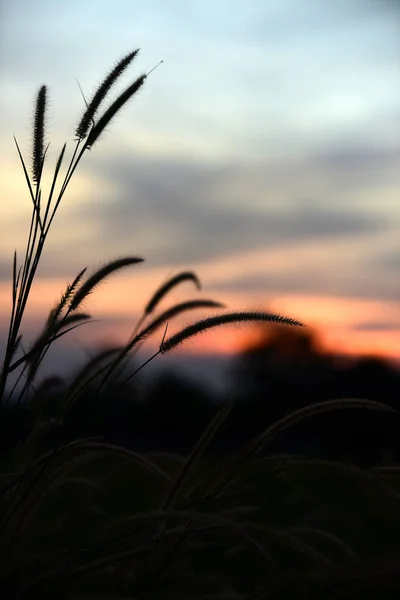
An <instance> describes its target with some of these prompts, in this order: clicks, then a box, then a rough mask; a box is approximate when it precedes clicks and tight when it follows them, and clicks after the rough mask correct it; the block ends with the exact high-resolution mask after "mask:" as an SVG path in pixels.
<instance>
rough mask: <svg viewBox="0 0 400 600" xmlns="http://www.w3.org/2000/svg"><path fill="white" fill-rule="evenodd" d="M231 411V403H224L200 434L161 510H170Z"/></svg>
mask: <svg viewBox="0 0 400 600" xmlns="http://www.w3.org/2000/svg"><path fill="white" fill-rule="evenodd" d="M231 409H232V402H226V403H225V404H224V405H223V406H222V407H221V408H220V409H219V410H218V411H217V413H216V415H215V416H214V418H213V419H212V421H211V422H210V424H209V425H208V426H207V427H206V429H205V430H204V432H203V433H202V434H201V436H200V438H199V439H198V441H197V443H196V445H195V446H194V448H193V450H192V451H191V453H190V454H189V456H188V458H187V460H186V461H185V463H184V464H183V465H182V468H181V470H180V472H179V474H178V476H177V477H176V479H175V481H174V482H173V484H172V486H171V488H170V489H169V490H168V494H167V496H166V497H165V499H164V501H163V503H162V505H161V510H165V509H167V508H170V507H171V506H172V505H173V502H174V500H175V497H176V495H177V493H178V492H179V490H180V489H181V487H182V484H183V483H184V481H185V480H186V479H187V477H188V476H189V474H190V472H191V470H192V469H193V468H194V467H195V466H196V464H197V462H198V460H199V459H200V458H201V456H202V454H203V453H204V451H205V449H206V448H207V446H208V445H209V444H210V443H211V441H212V440H213V439H214V437H215V435H216V433H217V431H218V429H219V428H220V427H221V425H222V423H223V422H224V421H225V419H226V418H227V416H228V415H229V413H230V411H231Z"/></svg>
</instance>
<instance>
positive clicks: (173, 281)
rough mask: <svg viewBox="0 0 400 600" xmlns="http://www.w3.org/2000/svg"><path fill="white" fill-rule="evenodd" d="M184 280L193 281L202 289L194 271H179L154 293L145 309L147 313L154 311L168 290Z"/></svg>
mask: <svg viewBox="0 0 400 600" xmlns="http://www.w3.org/2000/svg"><path fill="white" fill-rule="evenodd" d="M183 281H193V283H194V284H195V286H196V287H197V289H198V290H201V284H200V281H199V278H198V277H197V275H196V273H193V272H192V271H183V272H182V273H178V275H175V276H174V277H171V278H170V279H168V281H166V282H165V283H164V284H163V285H161V286H160V287H159V288H158V290H157V291H156V292H155V293H154V294H153V296H152V297H151V298H150V300H149V302H148V303H147V305H146V308H145V309H144V312H145V314H146V315H148V314H150V313H151V312H153V310H154V309H155V308H156V306H157V304H159V303H160V302H161V300H162V299H163V298H164V296H165V295H166V294H168V292H169V291H170V290H172V289H173V288H174V287H175V286H177V285H178V284H180V283H182V282H183Z"/></svg>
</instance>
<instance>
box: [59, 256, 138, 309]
mask: <svg viewBox="0 0 400 600" xmlns="http://www.w3.org/2000/svg"><path fill="white" fill-rule="evenodd" d="M140 262H143V258H137V257H134V256H126V257H124V258H118V259H117V260H114V261H111V262H109V263H107V264H106V265H104V267H101V268H100V269H98V270H97V271H96V272H95V273H93V275H91V276H90V277H88V279H87V280H86V281H85V282H84V283H83V284H82V285H81V286H80V288H79V289H78V290H77V291H76V292H75V294H74V296H73V298H72V300H71V302H70V305H69V312H70V311H73V310H76V309H77V308H78V306H79V305H80V304H82V302H83V301H84V300H85V298H87V296H89V294H91V293H92V292H93V290H94V288H95V287H96V286H97V285H99V283H101V282H102V281H103V280H104V279H105V278H106V277H108V276H109V275H111V274H112V273H115V271H119V270H120V269H122V268H124V267H129V266H131V265H135V264H137V263H140Z"/></svg>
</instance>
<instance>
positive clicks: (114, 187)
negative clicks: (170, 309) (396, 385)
mask: <svg viewBox="0 0 400 600" xmlns="http://www.w3.org/2000/svg"><path fill="white" fill-rule="evenodd" d="M399 24H400V5H399V3H398V2H397V0H336V1H335V2H332V1H331V0H270V1H269V2H265V1H264V0H247V2H245V3H244V2H239V1H237V0H230V1H229V2H228V0H218V2H215V1H210V0H170V1H169V2H165V1H162V0H147V1H146V2H137V1H135V0H113V1H112V2H111V1H107V2H106V1H104V0H103V1H102V0H96V1H94V0H93V1H91V0H85V1H82V0H79V1H78V0H70V1H69V2H55V1H54V0H53V1H50V0H36V2H34V3H33V2H30V1H28V0H3V1H2V2H1V3H0V29H1V31H0V34H1V35H0V40H1V41H0V81H1V84H0V86H1V98H0V168H1V179H0V193H1V198H2V202H0V228H1V235H0V338H1V332H3V339H4V331H5V329H6V325H7V318H8V314H9V309H10V275H11V264H12V255H13V251H14V249H17V251H18V253H19V256H22V252H23V248H24V240H25V239H26V234H27V231H28V226H29V217H30V209H31V206H30V204H29V196H28V194H27V189H26V186H25V182H24V177H23V173H22V171H21V167H20V164H19V161H18V156H17V153H16V149H15V146H14V141H13V135H15V136H16V138H17V140H18V142H19V144H20V147H21V149H22V152H23V153H24V156H25V157H26V159H27V161H28V162H29V156H30V151H31V147H32V143H31V129H32V117H33V102H34V98H35V95H36V93H37V91H38V89H39V87H40V85H42V84H44V83H45V84H46V85H48V90H49V98H50V102H49V118H48V121H47V136H48V140H49V141H50V142H51V145H50V149H49V153H48V164H47V171H46V177H47V179H46V178H45V184H48V180H49V177H50V176H51V174H52V169H53V168H54V164H55V161H56V159H57V156H58V153H59V151H60V148H61V146H62V144H63V143H64V141H67V142H68V149H69V151H71V150H72V149H73V147H74V143H73V140H74V130H75V128H76V125H77V123H78V122H79V118H80V116H81V114H82V110H83V99H82V96H81V93H80V90H79V87H78V83H77V82H79V84H80V86H81V88H82V90H83V92H84V94H85V96H87V97H88V98H90V97H91V95H92V93H93V91H94V89H95V88H96V86H97V85H98V83H99V82H100V81H101V80H102V78H103V77H104V75H105V74H106V72H107V71H108V70H109V69H110V68H111V67H112V66H113V65H114V64H115V62H116V61H117V60H119V59H120V58H122V56H124V55H125V54H126V53H128V52H129V51H131V50H133V49H135V48H140V52H139V54H138V56H137V58H135V60H134V62H133V63H132V65H131V66H130V67H129V69H128V70H127V72H126V73H125V74H124V76H123V77H122V78H121V81H120V83H119V84H118V86H117V88H116V90H115V93H117V92H118V91H122V90H123V89H124V87H125V86H127V85H128V84H129V83H131V81H133V80H134V78H136V77H137V76H138V75H140V74H142V73H146V72H148V71H149V70H150V69H151V68H152V67H153V66H155V65H156V64H157V63H158V62H159V61H161V60H163V61H164V62H163V64H161V65H160V66H159V67H158V68H157V69H156V70H155V71H154V72H153V73H151V75H150V76H149V77H148V78H147V80H146V82H145V85H144V86H143V88H142V89H141V90H140V92H139V93H138V94H137V96H135V97H134V98H133V99H132V101H131V102H130V103H129V104H128V105H127V106H125V107H124V109H123V110H122V111H121V113H120V114H119V115H118V116H117V117H116V119H115V121H114V122H113V123H112V124H111V125H110V126H109V128H108V129H107V130H106V132H105V134H104V136H103V137H102V138H101V140H99V142H98V144H97V145H96V146H95V147H94V148H93V149H92V150H91V151H90V153H88V154H87V155H86V156H84V159H83V162H82V163H81V165H80V166H79V169H78V170H77V172H76V174H75V176H74V179H73V180H72V182H71V185H70V188H69V190H68V192H67V194H66V196H65V197H64V199H63V202H62V204H61V207H60V210H59V212H58V214H57V217H56V221H55V223H54V227H53V229H52V232H51V233H50V238H49V241H48V247H47V252H46V253H45V256H44V258H43V261H42V264H41V267H40V270H39V273H38V279H37V281H36V284H35V287H34V289H33V291H32V297H31V303H30V305H29V310H28V313H27V319H26V322H25V328H26V331H27V332H28V336H29V333H30V332H31V333H32V332H34V330H35V328H38V327H39V323H40V322H41V320H42V319H43V318H44V317H45V316H46V314H47V312H48V310H49V309H50V308H51V307H52V306H53V305H54V303H55V302H56V301H57V299H58V298H59V296H60V293H61V292H62V290H63V288H64V287H65V284H66V282H67V281H70V280H71V279H72V278H73V277H74V276H75V275H76V274H77V272H78V271H80V270H81V269H82V268H83V267H85V266H87V267H89V270H91V269H95V268H98V267H99V266H101V265H102V264H103V263H104V262H105V261H108V260H111V259H114V258H116V257H120V256H124V255H133V256H139V257H143V258H144V259H145V262H144V263H143V264H140V265H138V266H135V267H132V268H131V269H130V270H129V271H127V272H126V273H124V274H123V275H122V274H121V275H120V276H118V277H114V278H112V279H110V281H109V282H108V283H107V284H106V285H103V286H101V288H100V289H99V290H98V292H97V293H95V294H93V295H92V296H91V298H90V299H89V301H88V304H87V310H88V311H89V312H91V314H93V316H94V317H95V318H96V319H99V321H100V322H98V323H96V324H93V325H89V326H87V328H85V333H84V338H83V339H84V341H85V342H86V343H89V342H91V341H98V340H100V339H101V340H111V339H112V340H121V341H122V340H124V339H126V336H127V335H128V333H129V332H130V331H131V329H132V328H133V326H134V324H135V319H136V318H137V317H138V316H139V315H140V311H141V310H142V308H143V306H144V304H145V302H146V300H147V299H148V298H149V296H150V295H151V293H152V292H153V291H154V289H155V288H156V287H157V286H158V285H159V284H160V283H162V282H163V281H165V279H166V277H168V276H170V275H171V274H175V273H178V272H179V271H180V270H187V269H190V270H193V271H195V272H196V273H197V275H198V276H199V278H200V280H201V282H202V284H203V290H202V292H201V294H200V297H202V298H212V299H215V300H220V301H221V302H224V303H225V304H226V306H227V308H228V309H232V310H271V311H274V312H277V313H278V314H284V315H285V316H290V317H292V318H294V319H298V320H300V321H302V322H304V323H305V325H307V326H309V327H316V328H317V329H318V331H319V332H320V334H321V336H322V339H323V340H324V343H325V344H326V347H327V348H330V349H334V350H335V351H338V352H348V353H358V352H361V353H367V354H368V353H375V354H381V355H384V356H387V357H389V358H395V359H398V360H400V311H399V307H400V304H399V301H400V169H399V164H400V38H399V35H398V33H399ZM47 189H48V188H47ZM193 297H199V293H198V292H197V291H196V290H195V289H194V288H193V287H191V286H190V284H189V283H188V284H185V285H183V286H181V288H179V290H178V289H176V290H175V291H174V293H173V294H172V295H171V297H170V298H169V303H170V304H171V303H173V302H177V301H181V300H183V299H188V298H193ZM207 314H208V313H207ZM199 316H204V314H203V313H195V314H194V315H193V316H192V317H189V316H187V317H185V319H184V324H187V323H189V322H192V320H193V319H194V318H197V317H199ZM171 328H172V326H171ZM171 330H172V329H171ZM246 335H250V334H249V333H248V331H247V329H245V330H243V329H237V328H235V327H233V328H228V329H226V330H223V331H222V330H219V331H218V332H216V333H212V334H211V333H210V334H208V335H206V336H203V337H201V338H199V339H198V340H196V342H193V343H192V345H191V349H192V351H195V352H233V351H236V350H237V349H238V348H239V347H241V344H243V340H244V336H246Z"/></svg>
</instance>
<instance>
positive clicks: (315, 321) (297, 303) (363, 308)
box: [0, 267, 400, 361]
mask: <svg viewBox="0 0 400 600" xmlns="http://www.w3.org/2000/svg"><path fill="white" fill-rule="evenodd" d="M164 278H165V271H164V270H163V269H160V270H157V271H154V272H151V271H149V270H141V271H140V267H139V268H138V270H136V271H135V273H134V276H133V277H132V278H131V279H129V280H127V279H126V278H122V277H120V278H115V279H113V280H110V281H109V282H107V283H106V284H104V285H102V286H100V287H99V289H98V290H97V291H96V292H95V293H93V295H91V296H90V297H89V298H88V300H87V302H86V303H85V306H84V311H85V312H89V313H90V314H91V315H92V316H93V318H94V319H98V321H99V322H98V323H95V324H93V325H86V326H84V327H83V328H82V329H81V330H80V331H79V333H77V332H73V334H72V339H77V338H78V339H79V340H80V341H81V342H84V343H85V344H96V345H98V344H102V343H108V344H120V343H123V342H125V341H126V340H127V338H128V337H129V335H130V333H131V332H132V330H133V328H134V326H135V324H136V321H137V319H138V317H139V316H140V314H141V311H142V310H143V307H144V305H145V303H146V301H147V300H148V299H149V297H150V295H151V293H153V291H154V290H155V289H156V288H157V287H158V285H159V284H160V282H162V281H164ZM130 281H131V282H132V283H129V282H130ZM64 288H65V281H62V280H38V281H37V282H36V284H35V286H34V288H33V289H32V295H31V298H30V305H29V311H28V319H27V323H26V325H27V328H28V332H30V331H32V332H33V330H34V331H35V332H36V331H37V330H38V329H40V327H41V325H42V323H43V321H44V319H45V317H46V314H47V312H48V310H49V309H50V308H52V306H53V305H54V304H55V303H56V302H57V299H58V298H59V297H60V295H61V293H62V291H63V289H64ZM182 288H183V291H184V292H186V294H187V295H188V297H192V298H193V290H192V288H191V287H190V286H189V284H188V285H187V286H186V285H185V286H182ZM182 295H183V293H182V292H176V294H172V295H171V298H170V301H169V303H168V305H171V304H173V303H175V302H177V301H182V299H183V298H182ZM269 296H271V297H273V301H271V300H270V298H269V297H268V296H267V295H261V294H260V295H259V296H258V298H257V301H255V299H254V297H253V298H252V297H251V296H250V295H249V294H246V293H244V292H242V293H240V294H233V293H226V292H225V293H219V292H218V290H217V289H216V290H214V291H212V292H211V294H207V297H213V298H214V299H219V300H221V301H222V302H225V304H226V306H227V307H228V309H229V310H267V311H270V312H275V313H278V314H281V315H284V316H289V317H292V318H294V319H297V320H300V321H301V322H303V323H304V324H305V325H306V327H308V328H310V329H311V330H312V331H313V332H316V335H317V338H318V340H319V341H320V344H321V346H322V348H323V350H325V351H327V352H333V353H338V354H347V355H356V354H359V355H367V354H368V355H371V354H372V355H377V356H381V357H384V358H386V359H389V360H395V361H400V320H399V312H398V306H397V304H396V303H394V302H385V301H382V300H366V299H359V298H357V299H355V298H344V297H332V296H317V295H311V294H301V295H300V294H279V293H276V294H270V295H269ZM196 297H198V295H197V294H196ZM0 306H1V312H0V325H1V329H3V331H4V330H5V325H6V323H7V314H8V310H9V307H10V289H9V285H8V284H5V283H1V284H0ZM164 308H165V306H164V305H163V306H162V310H163V309H164ZM208 314H210V313H209V312H207V313H205V312H204V311H201V312H200V311H195V312H194V313H192V314H190V313H185V315H184V316H182V318H181V319H180V320H179V321H175V322H174V323H172V322H171V323H170V325H169V332H168V335H171V334H173V333H174V332H176V331H178V330H179V329H180V328H181V327H184V326H186V325H188V324H190V323H192V322H193V321H194V320H196V319H198V318H203V317H204V316H206V315H208ZM365 322H378V323H381V324H382V328H381V329H379V328H378V329H377V330H368V329H363V328H362V324H363V323H365ZM391 323H392V324H394V326H392V327H390V324H391ZM396 323H398V325H397V326H396ZM357 326H360V329H357ZM259 331H260V329H259V327H258V326H257V325H256V324H249V325H247V324H246V325H235V324H233V325H229V326H222V327H218V328H216V329H214V330H211V331H207V332H204V333H203V334H201V335H198V336H196V337H195V338H193V339H192V340H190V341H189V340H188V341H187V342H186V343H184V344H183V345H182V346H181V347H180V348H179V349H177V350H175V351H176V352H190V353H217V354H220V353H224V354H234V353H237V352H240V351H242V350H243V349H244V348H245V347H246V346H247V345H248V344H250V343H252V342H253V341H254V340H255V339H256V338H257V336H258V335H259ZM161 337H162V332H161V330H160V332H159V335H156V336H155V337H154V338H153V340H151V341H149V343H148V347H149V348H150V349H156V345H157V344H158V343H159V341H160V340H161Z"/></svg>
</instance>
